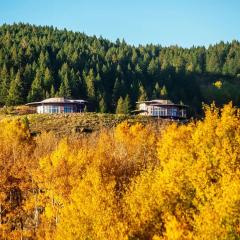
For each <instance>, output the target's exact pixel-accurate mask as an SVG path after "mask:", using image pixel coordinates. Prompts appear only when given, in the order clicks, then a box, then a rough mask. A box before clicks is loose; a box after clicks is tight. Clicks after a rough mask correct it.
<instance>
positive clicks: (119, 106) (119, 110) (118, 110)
mask: <svg viewBox="0 0 240 240" xmlns="http://www.w3.org/2000/svg"><path fill="white" fill-rule="evenodd" d="M124 111H125V106H124V101H123V98H122V97H120V98H119V99H118V102H117V107H116V113H117V114H123V113H124Z"/></svg>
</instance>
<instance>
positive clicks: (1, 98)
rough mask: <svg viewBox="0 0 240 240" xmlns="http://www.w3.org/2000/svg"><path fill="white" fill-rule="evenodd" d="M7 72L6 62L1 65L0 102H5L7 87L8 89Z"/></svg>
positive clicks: (2, 103)
mask: <svg viewBox="0 0 240 240" xmlns="http://www.w3.org/2000/svg"><path fill="white" fill-rule="evenodd" d="M9 82H10V79H9V74H8V71H7V67H6V64H4V65H3V68H2V71H1V73H0V104H1V105H4V104H6V100H7V96H8V89H9Z"/></svg>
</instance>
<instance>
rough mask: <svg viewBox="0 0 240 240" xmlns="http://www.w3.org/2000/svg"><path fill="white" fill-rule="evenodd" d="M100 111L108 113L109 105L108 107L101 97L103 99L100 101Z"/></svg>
mask: <svg viewBox="0 0 240 240" xmlns="http://www.w3.org/2000/svg"><path fill="white" fill-rule="evenodd" d="M99 111H100V112H101V113H105V112H107V105H106V102H105V99H104V97H101V99H100V101H99Z"/></svg>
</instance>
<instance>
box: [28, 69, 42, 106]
mask: <svg viewBox="0 0 240 240" xmlns="http://www.w3.org/2000/svg"><path fill="white" fill-rule="evenodd" d="M43 98H44V90H43V87H42V74H41V72H40V71H37V73H36V76H35V78H34V80H33V82H32V86H31V89H30V92H29V94H28V98H27V99H28V101H30V102H32V101H40V100H42V99H43Z"/></svg>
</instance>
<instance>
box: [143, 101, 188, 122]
mask: <svg viewBox="0 0 240 240" xmlns="http://www.w3.org/2000/svg"><path fill="white" fill-rule="evenodd" d="M139 110H142V111H145V112H143V113H141V114H142V115H149V116H154V117H173V118H178V117H180V118H186V117H187V112H186V109H185V108H180V107H178V106H152V105H147V104H145V103H141V104H139Z"/></svg>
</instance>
